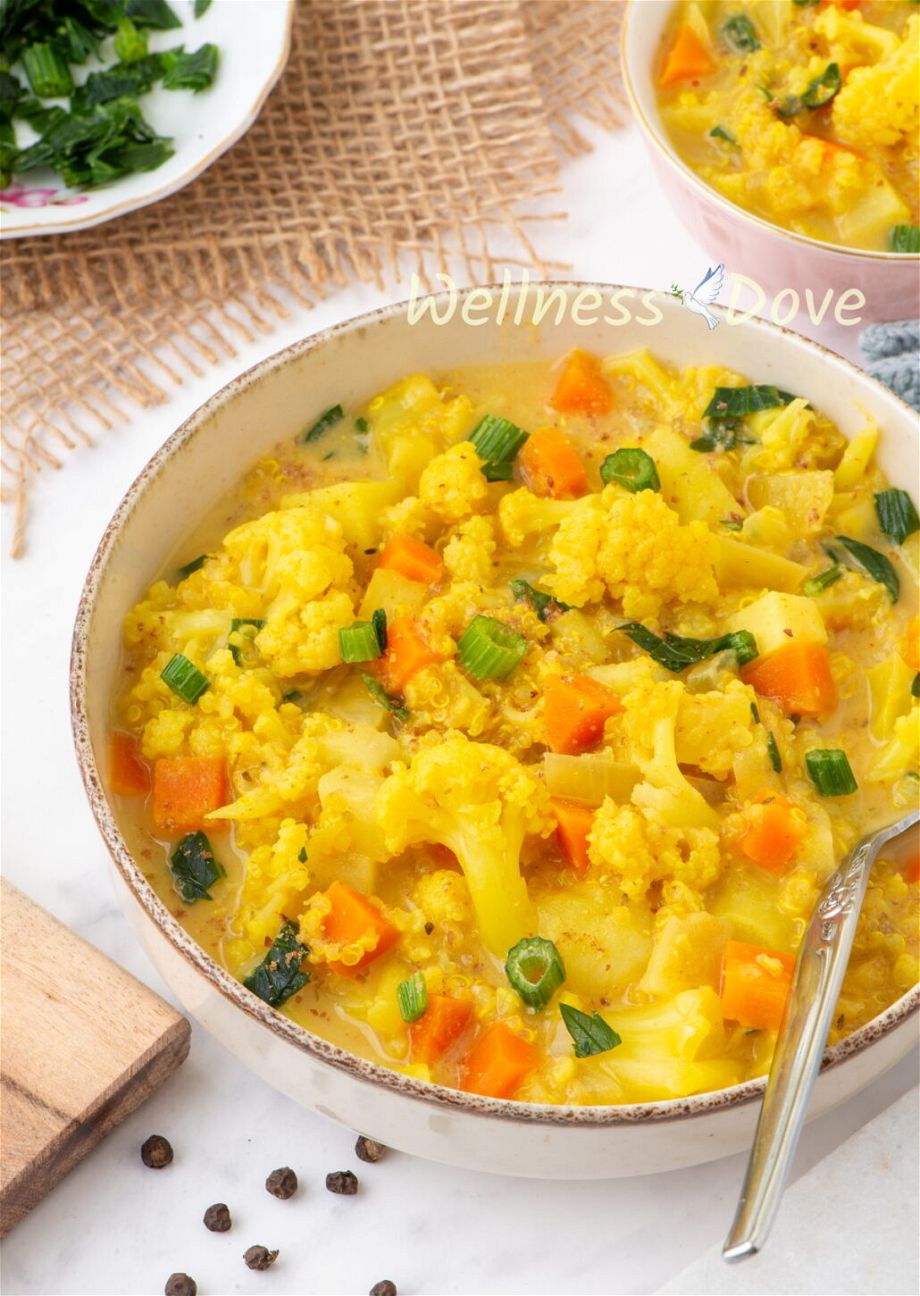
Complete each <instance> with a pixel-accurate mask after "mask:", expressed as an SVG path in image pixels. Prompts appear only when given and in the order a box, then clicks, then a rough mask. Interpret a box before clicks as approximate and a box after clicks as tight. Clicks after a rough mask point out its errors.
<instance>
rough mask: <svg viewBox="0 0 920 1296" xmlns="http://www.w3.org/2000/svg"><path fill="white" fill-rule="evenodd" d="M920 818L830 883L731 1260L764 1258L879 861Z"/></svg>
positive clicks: (808, 939) (794, 1001) (781, 1050)
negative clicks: (861, 912) (887, 845)
mask: <svg viewBox="0 0 920 1296" xmlns="http://www.w3.org/2000/svg"><path fill="white" fill-rule="evenodd" d="M917 819H918V813H917V812H916V811H915V812H914V813H912V814H910V815H907V816H906V817H905V818H904V819H902V820H901V821H900V822H899V823H896V824H892V825H891V827H890V828H887V829H883V830H882V831H881V832H878V833H874V834H873V835H872V836H871V837H866V838H864V839H863V840H862V841H861V842H859V843H858V845H857V846H855V847H854V848H853V850H852V851H851V852H850V854H849V856H848V857H847V859H846V861H845V862H844V864H843V865H842V867H841V868H839V869H838V870H837V872H836V873H834V874H833V875H832V876H831V877H830V879H829V880H828V882H827V884H826V885H825V887H824V890H823V892H822V893H821V898H820V899H819V901H818V904H817V905H816V907H815V911H814V913H813V914H812V918H811V922H810V924H809V926H808V930H807V931H806V933H805V936H804V939H803V941H802V945H801V947H800V949H799V956H798V960H797V961H796V966H795V973H794V974H793V978H792V986H791V988H790V991H789V1000H788V1004H787V1007H786V1016H785V1020H784V1022H783V1025H782V1027H781V1029H780V1032H779V1037H778V1039H777V1041H776V1050H775V1052H774V1054H773V1065H772V1066H771V1068H770V1077H769V1080H768V1081H767V1088H766V1092H765V1093H764V1099H763V1106H762V1107H761V1110H760V1119H759V1121H758V1123H757V1132H756V1134H755V1135H754V1144H753V1147H752V1148H751V1156H750V1160H749V1161H748V1167H747V1173H746V1174H745V1178H744V1186H743V1188H742V1189H741V1199H740V1201H739V1203H738V1209H737V1211H736V1212H735V1218H734V1221H733V1223H732V1226H731V1230H730V1231H729V1234H728V1237H727V1238H726V1240H725V1244H724V1246H723V1248H722V1256H723V1259H725V1260H727V1261H728V1262H729V1263H733V1262H735V1261H737V1260H744V1259H746V1258H747V1257H748V1256H752V1255H756V1253H757V1252H758V1251H759V1250H760V1249H761V1247H762V1246H763V1244H764V1242H765V1241H766V1239H767V1235H768V1233H769V1231H770V1228H771V1226H772V1224H773V1220H774V1219H775V1217H776V1212H777V1210H778V1208H779V1203H780V1199H781V1197H782V1194H783V1189H784V1187H785V1184H786V1179H787V1177H788V1175H789V1169H790V1166H791V1164H792V1158H793V1156H794V1155H795V1149H796V1146H797V1144H798V1141H799V1135H800V1134H801V1132H802V1126H803V1124H804V1123H805V1115H806V1112H807V1110H808V1102H809V1099H810V1097H811V1091H812V1089H813V1088H814V1083H815V1079H816V1077H817V1075H818V1071H819V1069H820V1065H821V1058H822V1055H823V1053H824V1046H825V1043H826V1041H827V1036H828V1031H829V1030H830V1025H831V1018H832V1016H833V1013H834V1009H835V1008H836V1005H837V999H838V996H839V994H840V987H841V984H842V982H843V977H844V973H845V972H846V968H847V963H848V961H849V958H850V951H851V950H852V948H853V939H854V937H855V935H856V925H857V922H858V921H859V910H860V907H861V905H862V902H863V897H864V896H865V894H866V885H867V883H868V880H869V873H870V872H871V869H872V864H873V861H874V860H875V857H876V855H877V854H878V852H879V850H880V849H881V847H882V845H883V844H884V843H885V842H887V841H890V840H891V838H892V837H896V836H898V835H899V834H900V833H902V832H904V831H905V829H907V828H909V827H911V825H912V824H915V823H916V822H917Z"/></svg>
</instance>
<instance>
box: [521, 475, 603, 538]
mask: <svg viewBox="0 0 920 1296" xmlns="http://www.w3.org/2000/svg"><path fill="white" fill-rule="evenodd" d="M596 507H597V496H596V495H585V496H583V497H582V498H581V499H577V500H557V499H544V498H543V497H542V496H540V495H534V494H533V493H532V492H531V491H529V490H527V489H526V488H525V487H523V486H522V487H521V489H520V490H516V491H511V493H510V494H508V495H504V496H502V500H501V503H500V504H499V506H498V520H499V523H500V525H501V529H502V533H503V534H504V537H505V539H506V540H507V541H508V543H509V544H510V545H512V546H513V547H514V548H515V549H517V548H519V547H520V546H521V545H522V544H524V542H525V541H526V540H527V539H528V537H530V536H532V535H539V534H540V533H542V532H544V531H551V530H552V529H553V528H554V527H557V526H559V525H560V523H561V522H563V521H565V519H567V518H572V519H574V518H584V517H585V516H586V515H587V514H588V513H589V512H590V511H591V510H592V509H593V508H596Z"/></svg>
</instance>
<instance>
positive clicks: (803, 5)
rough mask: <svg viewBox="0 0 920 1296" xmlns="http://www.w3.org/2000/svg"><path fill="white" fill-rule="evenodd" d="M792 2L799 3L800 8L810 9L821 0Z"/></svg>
mask: <svg viewBox="0 0 920 1296" xmlns="http://www.w3.org/2000/svg"><path fill="white" fill-rule="evenodd" d="M792 3H793V4H797V5H798V6H799V8H800V9H810V8H811V7H812V6H813V5H817V4H820V3H821V0H792Z"/></svg>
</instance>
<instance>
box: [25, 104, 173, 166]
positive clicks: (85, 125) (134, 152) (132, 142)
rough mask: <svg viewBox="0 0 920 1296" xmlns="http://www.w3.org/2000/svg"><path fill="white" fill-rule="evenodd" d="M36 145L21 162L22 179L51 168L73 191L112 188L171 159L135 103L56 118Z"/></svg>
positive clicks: (166, 146)
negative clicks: (111, 184) (38, 169)
mask: <svg viewBox="0 0 920 1296" xmlns="http://www.w3.org/2000/svg"><path fill="white" fill-rule="evenodd" d="M52 117H53V120H52V121H51V123H50V125H49V126H48V128H47V130H46V131H45V134H44V135H43V136H42V138H41V139H40V140H39V141H38V142H37V143H35V144H33V145H31V146H30V147H29V148H27V149H24V150H23V152H22V153H20V154H19V157H18V158H17V160H16V171H17V173H19V172H22V171H30V170H32V169H34V168H35V167H39V166H52V167H53V168H54V169H55V170H56V171H57V172H58V173H59V174H60V176H61V177H62V179H63V180H64V182H65V184H68V185H70V186H72V187H74V188H79V187H81V186H91V185H96V184H107V183H108V182H109V181H112V180H117V179H118V177H119V176H122V175H127V174H128V173H129V172H131V171H151V170H153V169H154V168H156V167H158V166H159V165H160V163H161V162H163V161H165V160H166V158H168V157H171V156H172V152H173V149H172V145H171V144H170V142H169V141H168V140H166V139H162V138H160V137H159V136H158V135H156V134H155V133H154V132H153V130H152V128H151V127H150V126H149V125H148V123H147V122H145V121H144V118H143V115H142V113H141V110H140V109H139V108H138V106H137V105H136V104H135V103H133V102H132V101H131V100H130V99H123V98H119V99H115V100H113V101H112V102H111V103H103V104H99V105H98V107H96V108H95V109H94V110H93V111H92V112H90V113H87V114H85V115H78V114H74V115H68V114H67V113H59V114H57V115H56V116H55V115H54V114H52Z"/></svg>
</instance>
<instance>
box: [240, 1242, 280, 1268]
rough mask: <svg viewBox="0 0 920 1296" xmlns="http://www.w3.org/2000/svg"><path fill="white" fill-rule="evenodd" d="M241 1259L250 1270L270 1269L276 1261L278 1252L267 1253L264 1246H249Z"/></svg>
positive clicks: (266, 1248) (267, 1250)
mask: <svg viewBox="0 0 920 1296" xmlns="http://www.w3.org/2000/svg"><path fill="white" fill-rule="evenodd" d="M243 1259H244V1260H245V1261H246V1264H247V1265H248V1266H249V1268H250V1269H270V1268H271V1267H272V1265H273V1264H274V1263H275V1261H276V1260H277V1259H278V1252H277V1251H269V1249H268V1247H264V1246H251V1247H250V1248H249V1249H248V1251H247V1252H246V1253H245V1255H244V1256H243Z"/></svg>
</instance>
